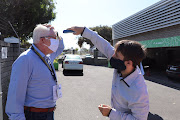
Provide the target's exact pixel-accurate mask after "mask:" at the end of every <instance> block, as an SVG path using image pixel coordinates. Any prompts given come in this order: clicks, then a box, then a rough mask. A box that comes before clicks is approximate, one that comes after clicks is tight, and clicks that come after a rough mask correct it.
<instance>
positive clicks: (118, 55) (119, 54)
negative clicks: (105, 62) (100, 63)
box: [112, 52, 124, 61]
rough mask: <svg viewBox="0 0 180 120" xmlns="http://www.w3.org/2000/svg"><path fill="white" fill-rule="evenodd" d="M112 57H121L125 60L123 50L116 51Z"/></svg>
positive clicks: (120, 58)
mask: <svg viewBox="0 0 180 120" xmlns="http://www.w3.org/2000/svg"><path fill="white" fill-rule="evenodd" d="M112 57H114V58H116V59H119V60H122V61H123V60H124V56H123V55H122V53H121V52H115V53H114V55H113V56H112Z"/></svg>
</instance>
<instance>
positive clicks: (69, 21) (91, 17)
mask: <svg viewBox="0 0 180 120" xmlns="http://www.w3.org/2000/svg"><path fill="white" fill-rule="evenodd" d="M158 1H160V0H55V2H56V3H57V4H56V10H55V12H56V13H57V14H56V19H55V20H54V21H52V22H51V24H52V25H53V26H54V27H55V29H56V30H57V31H58V32H59V33H60V35H61V36H62V37H63V39H64V44H65V48H66V49H67V48H71V47H73V48H79V47H78V45H77V41H78V40H77V36H74V35H72V34H70V33H68V34H63V33H62V31H63V30H64V29H66V28H68V27H71V26H86V27H95V26H99V25H108V26H112V25H113V24H115V23H117V22H119V21H121V20H123V19H125V18H127V17H129V16H131V15H133V14H135V13H137V12H139V11H141V10H143V9H144V8H146V7H149V6H150V5H152V4H154V3H156V2H158ZM84 46H85V47H87V48H88V45H84Z"/></svg>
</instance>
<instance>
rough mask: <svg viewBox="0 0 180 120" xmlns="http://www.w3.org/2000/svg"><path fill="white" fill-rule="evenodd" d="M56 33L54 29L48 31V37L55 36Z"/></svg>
mask: <svg viewBox="0 0 180 120" xmlns="http://www.w3.org/2000/svg"><path fill="white" fill-rule="evenodd" d="M56 34H57V32H56V31H55V30H54V29H50V30H49V35H50V36H56Z"/></svg>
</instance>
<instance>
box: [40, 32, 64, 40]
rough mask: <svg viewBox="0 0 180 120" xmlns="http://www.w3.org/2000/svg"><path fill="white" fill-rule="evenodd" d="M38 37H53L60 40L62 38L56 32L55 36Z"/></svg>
mask: <svg viewBox="0 0 180 120" xmlns="http://www.w3.org/2000/svg"><path fill="white" fill-rule="evenodd" d="M40 38H54V39H56V40H61V39H62V38H61V37H60V36H59V35H58V32H57V34H56V37H55V36H43V37H40Z"/></svg>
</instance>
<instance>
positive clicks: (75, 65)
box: [62, 54, 83, 72]
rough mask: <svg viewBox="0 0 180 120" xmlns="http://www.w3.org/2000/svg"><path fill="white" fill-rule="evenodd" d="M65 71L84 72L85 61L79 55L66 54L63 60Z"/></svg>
mask: <svg viewBox="0 0 180 120" xmlns="http://www.w3.org/2000/svg"><path fill="white" fill-rule="evenodd" d="M62 67H63V71H64V72H65V71H67V70H79V71H81V72H83V61H82V59H81V57H80V56H79V55H72V54H66V55H65V57H64V60H63V62H62Z"/></svg>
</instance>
